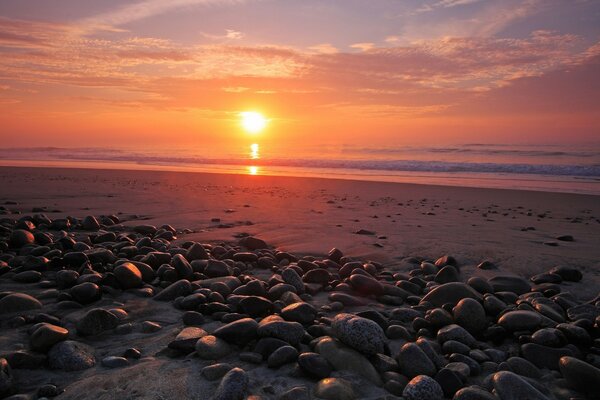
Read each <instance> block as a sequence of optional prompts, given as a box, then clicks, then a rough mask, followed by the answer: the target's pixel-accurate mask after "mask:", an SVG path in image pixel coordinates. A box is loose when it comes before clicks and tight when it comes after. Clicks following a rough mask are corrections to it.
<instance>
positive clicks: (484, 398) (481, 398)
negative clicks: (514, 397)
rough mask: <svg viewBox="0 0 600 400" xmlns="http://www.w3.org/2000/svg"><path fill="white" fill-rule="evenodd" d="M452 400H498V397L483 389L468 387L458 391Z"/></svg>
mask: <svg viewBox="0 0 600 400" xmlns="http://www.w3.org/2000/svg"><path fill="white" fill-rule="evenodd" d="M452 400H498V397H496V396H494V395H493V394H491V393H490V392H488V391H486V390H484V389H483V388H480V387H477V386H468V387H465V388H462V389H460V390H459V391H457V392H456V393H455V394H454V397H453V398H452Z"/></svg>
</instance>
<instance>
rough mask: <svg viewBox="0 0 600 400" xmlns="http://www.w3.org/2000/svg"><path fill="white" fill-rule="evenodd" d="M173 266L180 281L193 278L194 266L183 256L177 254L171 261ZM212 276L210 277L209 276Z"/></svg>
mask: <svg viewBox="0 0 600 400" xmlns="http://www.w3.org/2000/svg"><path fill="white" fill-rule="evenodd" d="M171 265H172V266H173V268H175V271H177V276H178V277H179V279H189V278H191V277H192V274H193V273H194V270H193V269H192V266H191V265H190V263H189V262H188V260H186V259H185V257H184V256H182V255H181V254H175V255H174V256H173V258H172V259H171ZM209 276H210V275H209Z"/></svg>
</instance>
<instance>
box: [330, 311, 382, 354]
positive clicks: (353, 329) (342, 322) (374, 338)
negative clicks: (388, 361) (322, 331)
mask: <svg viewBox="0 0 600 400" xmlns="http://www.w3.org/2000/svg"><path fill="white" fill-rule="evenodd" d="M331 327H332V329H333V333H334V335H335V336H336V337H337V338H338V339H339V340H341V341H342V342H343V343H345V344H347V345H348V346H350V347H352V348H354V349H356V350H358V351H360V352H361V353H364V354H368V355H373V354H376V353H383V352H384V347H385V342H386V337H385V333H384V332H383V329H381V327H380V326H379V325H377V323H375V322H373V321H371V320H370V319H366V318H362V317H358V316H356V315H353V314H346V313H341V314H338V315H336V317H335V318H334V319H333V322H332V324H331Z"/></svg>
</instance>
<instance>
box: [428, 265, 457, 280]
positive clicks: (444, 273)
mask: <svg viewBox="0 0 600 400" xmlns="http://www.w3.org/2000/svg"><path fill="white" fill-rule="evenodd" d="M434 281H436V282H437V283H449V282H458V281H460V276H459V274H458V271H457V270H456V268H454V267H453V266H452V265H446V266H445V267H443V268H442V269H440V270H439V271H438V273H437V274H435V278H434Z"/></svg>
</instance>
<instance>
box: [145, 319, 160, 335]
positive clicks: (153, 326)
mask: <svg viewBox="0 0 600 400" xmlns="http://www.w3.org/2000/svg"><path fill="white" fill-rule="evenodd" d="M161 329H162V326H161V325H160V324H159V323H156V322H152V321H142V323H141V324H140V330H141V331H142V333H153V332H158V331H160V330H161Z"/></svg>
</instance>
